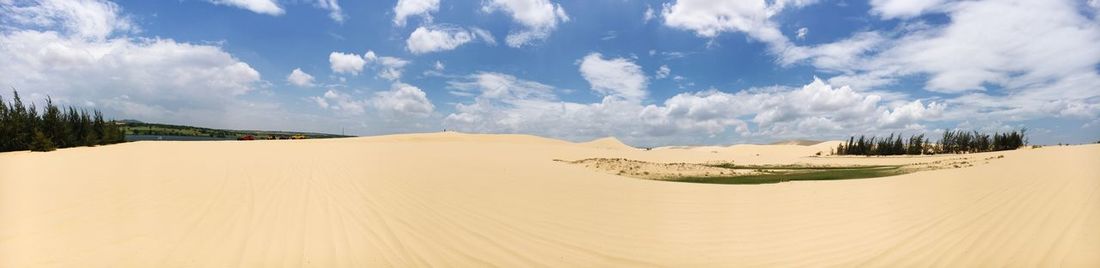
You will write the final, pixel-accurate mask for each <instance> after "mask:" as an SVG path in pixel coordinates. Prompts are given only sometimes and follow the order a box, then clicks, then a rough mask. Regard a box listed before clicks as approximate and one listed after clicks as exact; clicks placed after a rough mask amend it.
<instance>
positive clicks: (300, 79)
mask: <svg viewBox="0 0 1100 268" xmlns="http://www.w3.org/2000/svg"><path fill="white" fill-rule="evenodd" d="M286 81H287V82H289V83H290V84H291V85H295V86H299V87H312V86H313V76H312V75H309V74H308V73H306V72H303V71H302V69H301V68H294V71H291V72H290V75H287V76H286Z"/></svg>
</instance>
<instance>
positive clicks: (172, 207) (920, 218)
mask: <svg viewBox="0 0 1100 268" xmlns="http://www.w3.org/2000/svg"><path fill="white" fill-rule="evenodd" d="M605 147H606V146H603V147H600V146H596V147H593V146H589V145H586V144H571V143H566V142H560V141H554V140H548V139H542V138H535V137H526V136H517V135H504V136H493V135H462V134H425V135H401V136H383V137H372V138H358V139H339V140H311V141H258V142H138V143H129V144H121V145H114V146H103V147H97V148H76V149H66V150H60V151H57V152H53V153H26V152H20V153H7V154H0V219H3V220H2V221H0V267H72V266H81V267H184V266H186V267H231V266H246V267H279V266H283V267H295V266H316V267H363V266H372V267H373V266H396V267H410V266H463V267H465V266H513V267H515V266H524V267H526V266H557V267H560V266H586V267H591V266H689V267H697V266H699V267H701V266H730V265H738V266H855V265H861V266H1071V267H1096V266H1097V265H1100V229H1098V228H1096V226H1100V195H1098V193H1100V165H1096V163H1095V159H1097V156H1100V146H1074V147H1055V148H1044V149H1040V150H1019V151H1013V152H1004V153H1003V154H1004V155H1005V156H1006V157H1005V158H1004V159H998V160H997V161H991V162H990V164H986V165H978V166H974V167H967V168H959V169H949V170H937V171H928V172H919V173H914V174H908V175H902V176H895V177H888V178H877V179H864V180H846V181H824V182H793V183H781V184H774V185H705V184H683V183H672V182H660V181H647V180H638V179H631V178H626V177H619V176H615V175H612V174H605V173H601V172H593V171H591V170H588V169H586V168H583V167H577V166H575V165H568V164H564V163H560V162H555V161H551V160H552V159H583V158H587V157H624V158H630V159H642V160H647V161H656V160H661V159H685V160H682V161H704V160H707V159H710V158H715V159H721V158H723V157H725V158H730V157H743V156H744V155H752V154H757V153H758V152H767V150H768V149H767V148H769V147H766V146H754V147H751V148H749V149H751V150H753V151H752V154H746V153H744V152H738V151H736V150H735V149H730V151H718V152H711V151H699V150H694V151H693V150H653V151H644V150H636V149H630V150H627V149H615V148H605ZM788 147H789V146H788ZM747 148H748V147H747ZM776 148H786V147H776ZM780 155H782V154H780ZM769 159H770V158H769ZM776 159H779V158H776ZM781 160H782V159H781ZM787 160H790V161H823V162H824V161H834V162H835V161H861V160H859V159H854V160H852V159H848V160H845V159H827V158H823V159H820V160H818V159H806V158H790V159H787ZM787 160H783V161H787ZM883 161H902V160H897V159H892V160H883ZM919 161H927V159H920V160H919ZM58 166H63V167H64V168H53V167H58Z"/></svg>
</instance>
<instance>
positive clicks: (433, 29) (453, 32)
mask: <svg viewBox="0 0 1100 268" xmlns="http://www.w3.org/2000/svg"><path fill="white" fill-rule="evenodd" d="M475 38H481V39H482V40H484V41H485V42H486V43H489V44H493V43H495V42H496V41H495V40H494V39H493V36H492V35H490V34H489V32H488V31H486V30H483V29H480V28H472V29H470V30H469V31H467V30H465V29H462V28H458V27H449V26H427V27H425V26H421V27H417V28H416V30H415V31H413V32H412V34H409V39H408V40H406V41H405V49H407V50H409V52H412V53H413V54H424V53H431V52H438V51H446V50H453V49H455V48H457V47H458V46H461V45H463V44H466V43H469V42H471V41H474V40H475Z"/></svg>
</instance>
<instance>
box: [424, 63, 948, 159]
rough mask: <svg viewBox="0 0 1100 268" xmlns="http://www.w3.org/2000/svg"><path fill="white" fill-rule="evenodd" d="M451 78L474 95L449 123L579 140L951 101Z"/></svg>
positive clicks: (863, 115) (665, 136)
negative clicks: (583, 88)
mask: <svg viewBox="0 0 1100 268" xmlns="http://www.w3.org/2000/svg"><path fill="white" fill-rule="evenodd" d="M449 85H450V87H451V88H452V89H453V90H455V92H452V94H454V95H456V96H469V97H471V98H472V99H471V101H470V102H465V103H459V104H456V105H455V112H454V113H452V114H450V115H448V116H447V117H446V118H445V120H444V124H445V125H447V126H448V128H453V129H458V130H461V131H472V132H505V133H533V134H539V135H547V136H552V137H559V138H565V139H572V140H586V139H591V138H595V137H603V136H609V135H610V136H616V137H620V138H622V139H624V140H626V141H628V142H631V143H633V144H641V145H661V144H669V143H684V142H688V143H698V142H704V141H711V142H714V140H713V139H720V140H724V141H725V142H730V141H732V140H731V139H732V138H734V137H735V136H741V137H742V138H752V137H769V138H774V137H798V136H799V135H805V133H817V134H818V135H823V136H825V135H834V136H841V135H847V134H850V133H851V132H852V131H864V132H866V133H883V132H888V131H902V130H912V127H914V126H919V123H920V122H927V121H935V120H940V119H941V118H942V117H943V114H944V109H945V107H946V106H947V105H945V104H943V103H939V102H935V101H931V102H929V101H925V100H908V99H905V98H904V97H903V96H897V95H894V94H885V93H882V92H862V91H856V90H854V89H851V88H849V87H833V86H831V85H828V84H826V83H825V82H823V81H821V80H818V79H814V81H812V82H811V83H809V84H807V85H805V86H803V87H798V88H789V87H772V88H754V89H748V90H742V91H740V92H737V93H727V92H722V91H718V90H707V91H699V92H685V93H680V94H677V95H675V96H673V97H671V98H669V99H666V100H665V101H663V102H662V103H660V104H650V105H643V104H641V103H640V102H636V101H629V100H625V99H621V98H613V97H606V98H604V99H603V100H601V101H599V102H594V103H578V102H569V101H561V100H560V99H559V98H558V97H557V95H556V93H555V92H556V91H558V89H556V88H554V87H552V86H549V85H546V84H542V83H538V82H534V81H527V80H523V79H519V78H516V77H514V76H511V75H506V74H500V73H489V72H482V73H477V74H473V75H470V76H466V77H462V78H460V79H457V80H455V81H451V82H450V83H449ZM926 103H927V104H926ZM723 137H724V138H723Z"/></svg>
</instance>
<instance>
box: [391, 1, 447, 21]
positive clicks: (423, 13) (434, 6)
mask: <svg viewBox="0 0 1100 268" xmlns="http://www.w3.org/2000/svg"><path fill="white" fill-rule="evenodd" d="M436 11H439V0H398V1H397V5H394V6H393V24H395V25H397V26H405V20H406V19H407V18H408V17H412V16H420V17H421V18H423V19H424V21H425V22H427V23H430V22H431V21H432V13H433V12H436Z"/></svg>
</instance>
